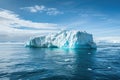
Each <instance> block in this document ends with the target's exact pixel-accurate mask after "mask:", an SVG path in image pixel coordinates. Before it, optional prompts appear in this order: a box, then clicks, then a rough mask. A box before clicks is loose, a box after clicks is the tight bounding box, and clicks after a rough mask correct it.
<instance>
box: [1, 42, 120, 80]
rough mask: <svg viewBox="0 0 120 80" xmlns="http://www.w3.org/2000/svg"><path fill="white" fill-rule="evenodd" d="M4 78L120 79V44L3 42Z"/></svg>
mask: <svg viewBox="0 0 120 80" xmlns="http://www.w3.org/2000/svg"><path fill="white" fill-rule="evenodd" d="M0 80H120V44H110V43H109V44H99V45H98V47H97V50H92V49H59V48H28V47H25V46H24V44H8V43H6V44H4V43H2V44H0Z"/></svg>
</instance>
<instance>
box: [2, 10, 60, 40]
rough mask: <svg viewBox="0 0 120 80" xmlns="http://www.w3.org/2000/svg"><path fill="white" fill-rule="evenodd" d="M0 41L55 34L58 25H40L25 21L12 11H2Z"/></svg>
mask: <svg viewBox="0 0 120 80" xmlns="http://www.w3.org/2000/svg"><path fill="white" fill-rule="evenodd" d="M0 23H1V24H0V36H2V37H0V41H6V40H7V39H10V40H11V39H17V38H16V37H19V39H22V38H25V37H26V36H28V37H30V36H32V35H35V34H38V35H39V34H42V33H48V32H54V31H57V30H58V27H57V26H58V25H57V24H53V23H38V22H32V21H30V20H24V19H22V18H20V16H19V15H17V14H15V13H14V12H12V11H9V10H5V9H0Z"/></svg>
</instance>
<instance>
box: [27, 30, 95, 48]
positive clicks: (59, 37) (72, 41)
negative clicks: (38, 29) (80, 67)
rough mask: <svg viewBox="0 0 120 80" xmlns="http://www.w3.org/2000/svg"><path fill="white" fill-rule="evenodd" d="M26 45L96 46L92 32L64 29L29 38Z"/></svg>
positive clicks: (43, 46)
mask: <svg viewBox="0 0 120 80" xmlns="http://www.w3.org/2000/svg"><path fill="white" fill-rule="evenodd" d="M26 46H28V47H40V48H96V44H95V43H94V41H93V37H92V34H88V33H86V32H81V31H76V30H71V31H68V30H64V31H60V32H58V33H55V34H49V35H46V36H39V37H34V38H32V39H30V40H29V41H28V42H27V43H26Z"/></svg>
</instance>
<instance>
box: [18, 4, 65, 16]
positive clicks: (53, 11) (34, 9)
mask: <svg viewBox="0 0 120 80" xmlns="http://www.w3.org/2000/svg"><path fill="white" fill-rule="evenodd" d="M20 9H22V10H28V11H30V12H32V13H36V12H45V13H46V14H48V15H58V14H63V12H61V11H59V10H58V9H57V8H47V7H46V6H44V5H35V6H31V7H23V8H20Z"/></svg>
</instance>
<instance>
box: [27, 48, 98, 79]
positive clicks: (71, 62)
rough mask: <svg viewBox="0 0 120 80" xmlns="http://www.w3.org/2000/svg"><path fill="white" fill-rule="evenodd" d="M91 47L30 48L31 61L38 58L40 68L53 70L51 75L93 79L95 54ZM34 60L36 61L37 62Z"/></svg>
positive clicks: (50, 76) (52, 76)
mask: <svg viewBox="0 0 120 80" xmlns="http://www.w3.org/2000/svg"><path fill="white" fill-rule="evenodd" d="M95 52H96V50H91V49H87V50H86V49H56V48H55V49H54V48H53V49H38V48H36V49H30V52H29V54H31V61H33V62H34V61H35V62H36V60H37V64H38V63H39V64H40V65H39V68H44V69H48V70H51V72H52V73H51V74H49V77H48V76H46V78H45V79H48V78H50V79H52V78H53V79H54V77H55V75H57V76H62V75H64V76H65V77H63V76H62V78H63V79H64V78H66V77H67V78H68V79H77V80H93V77H92V76H93V72H92V70H93V64H94V54H95ZM35 62H34V63H35Z"/></svg>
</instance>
